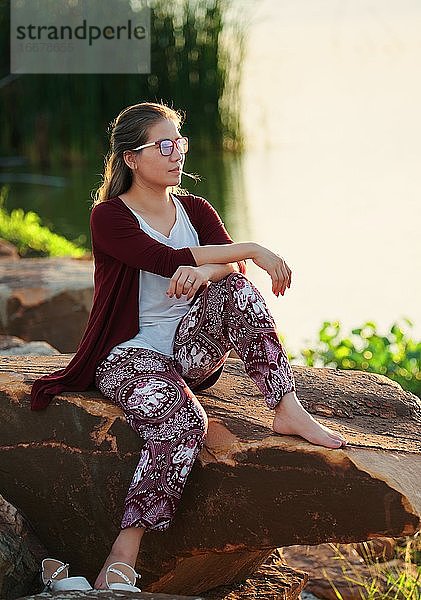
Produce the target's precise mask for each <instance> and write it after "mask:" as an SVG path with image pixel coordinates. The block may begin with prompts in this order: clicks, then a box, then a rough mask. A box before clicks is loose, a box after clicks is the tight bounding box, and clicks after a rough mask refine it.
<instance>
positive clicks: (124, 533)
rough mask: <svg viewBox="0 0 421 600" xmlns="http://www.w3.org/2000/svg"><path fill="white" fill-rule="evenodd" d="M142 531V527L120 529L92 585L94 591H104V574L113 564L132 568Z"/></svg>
mask: <svg viewBox="0 0 421 600" xmlns="http://www.w3.org/2000/svg"><path fill="white" fill-rule="evenodd" d="M144 531H145V530H144V529H143V528H142V527H127V528H126V529H122V530H121V531H120V533H119V535H118V536H117V539H116V540H115V542H114V544H113V547H112V548H111V552H110V553H109V555H108V556H107V558H106V560H105V563H104V564H103V566H102V569H101V571H100V572H99V575H98V577H97V578H96V581H95V583H94V589H96V590H106V589H107V582H106V581H105V573H106V571H107V568H108V567H109V566H110V565H111V564H112V563H113V562H125V563H127V564H128V565H130V566H132V567H134V566H135V564H136V560H137V555H138V553H139V546H140V540H141V539H142V536H143V533H144Z"/></svg>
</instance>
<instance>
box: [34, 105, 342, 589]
mask: <svg viewBox="0 0 421 600" xmlns="http://www.w3.org/2000/svg"><path fill="white" fill-rule="evenodd" d="M180 127H181V116H180V114H179V113H178V112H176V111H174V110H172V109H170V108H169V107H167V106H165V105H163V104H156V103H149V102H144V103H140V104H135V105H133V106H129V107H128V108H126V109H124V110H123V111H122V112H121V113H120V114H119V115H118V117H117V118H116V119H115V121H114V122H113V124H112V131H111V142H110V144H111V148H110V152H109V154H108V156H107V160H106V166H105V173H104V182H103V184H102V185H101V187H100V188H99V189H98V191H97V193H96V199H95V202H94V206H93V209H92V212H91V220H90V224H91V234H92V250H93V255H94V260H95V288H94V298H93V305H92V309H91V314H90V317H89V321H88V324H87V327H86V330H85V333H84V335H83V337H82V340H81V342H80V344H79V347H78V349H77V352H76V354H75V356H74V357H73V359H72V361H71V362H70V363H69V365H68V366H67V367H66V369H64V370H61V371H57V372H56V373H53V374H51V375H47V376H44V377H42V378H41V379H39V380H37V381H36V382H35V383H34V386H33V388H32V405H31V406H32V409H33V410H38V409H40V408H44V407H45V406H47V404H48V403H49V402H50V400H51V398H52V397H53V396H54V395H55V394H57V393H60V392H61V391H64V390H75V391H76V390H83V389H87V388H88V387H89V386H91V385H93V384H94V385H95V386H96V387H97V388H98V389H99V390H100V391H101V392H102V393H103V395H104V396H106V397H107V398H109V400H110V401H111V402H113V403H115V404H116V405H117V406H119V407H120V408H121V409H122V410H123V411H124V414H125V416H126V419H127V421H128V423H129V424H130V426H131V427H132V428H133V429H134V430H135V431H136V432H137V433H138V434H139V435H140V436H141V437H142V438H143V439H144V440H145V442H146V443H145V445H144V447H143V449H142V453H141V458H140V461H139V464H138V466H137V468H136V471H135V473H134V476H133V480H132V482H131V485H130V487H129V490H128V494H127V497H126V500H125V506H124V514H123V518H122V522H121V531H120V533H119V535H118V537H117V539H116V540H115V542H114V544H113V546H112V549H111V552H110V554H109V556H108V557H107V559H106V561H105V563H104V565H103V567H102V569H101V571H100V573H99V575H98V577H97V579H96V582H95V588H97V589H104V588H106V572H107V568H108V567H109V566H110V565H111V564H112V563H115V562H122V563H127V564H129V565H132V566H134V565H135V563H136V559H137V555H138V552H139V546H140V541H141V538H142V536H143V533H144V532H145V531H146V530H161V531H162V530H165V529H167V528H168V527H169V526H170V524H171V521H172V519H173V516H174V513H175V511H176V509H177V506H178V504H179V501H180V498H181V494H182V492H183V488H184V485H185V483H186V479H187V477H188V475H189V473H190V471H191V468H192V466H193V463H194V461H195V459H196V457H197V455H198V453H199V451H200V450H201V448H202V447H203V444H204V440H205V437H206V431H207V417H206V413H205V411H204V409H203V407H202V406H201V404H200V403H199V401H198V400H197V398H196V396H195V395H194V391H195V390H199V389H204V388H206V387H209V386H210V385H212V384H213V383H214V382H215V381H216V379H217V378H218V376H219V374H220V372H221V369H222V366H223V364H224V362H225V360H226V359H227V357H228V355H229V353H230V351H231V349H233V348H234V349H235V351H236V352H237V354H238V356H239V357H240V358H241V359H242V360H243V362H244V365H245V370H246V372H247V373H248V375H249V376H250V377H251V379H252V380H253V381H254V382H255V383H256V385H257V387H258V388H259V390H260V391H261V393H262V394H263V396H264V398H265V401H266V403H267V406H268V408H269V409H271V410H273V411H274V418H273V430H274V431H275V432H277V433H279V434H288V435H298V436H301V437H303V438H305V439H306V440H308V441H310V442H311V443H313V444H317V445H322V446H326V447H328V448H339V447H341V446H342V445H345V444H346V442H345V440H344V439H343V437H342V436H341V435H339V434H338V433H335V432H333V431H331V430H330V429H328V428H326V427H324V426H322V425H321V424H319V423H317V421H315V420H314V419H313V417H312V416H311V415H310V414H309V413H308V412H307V411H306V410H305V409H304V408H303V406H302V405H301V404H300V401H299V400H298V398H297V395H296V390H295V381H294V377H293V373H292V370H291V366H290V364H289V362H288V359H287V356H286V353H285V350H284V348H283V347H282V345H281V343H280V341H279V338H278V334H277V331H276V326H275V323H274V320H273V318H272V316H271V314H270V313H269V311H268V309H267V307H266V304H265V301H264V299H263V298H262V295H261V294H260V292H259V291H258V290H257V289H256V288H255V286H254V285H253V284H252V283H251V282H250V281H249V280H248V279H247V278H246V277H245V276H244V272H245V268H244V262H243V261H245V260H246V259H250V260H252V261H253V262H254V263H255V264H257V265H258V266H259V267H260V268H262V269H264V270H265V271H266V272H267V273H268V274H269V275H270V277H271V279H272V291H273V293H274V294H275V295H276V296H278V295H279V294H281V295H283V294H284V293H285V290H286V288H288V287H290V285H291V270H290V268H289V267H288V265H287V264H286V263H285V261H284V260H283V259H282V258H281V257H280V256H278V255H277V254H275V253H273V252H271V251H270V250H268V249H266V248H264V247H262V246H260V245H259V244H256V243H253V242H241V243H234V242H233V241H232V239H231V238H230V236H229V235H228V233H227V231H226V229H225V227H224V224H223V223H222V221H221V219H220V217H219V216H218V214H217V213H216V211H215V210H214V208H213V207H212V206H211V205H210V204H209V203H208V202H207V201H206V200H205V199H203V198H201V197H198V196H194V195H191V194H189V195H186V194H180V193H173V192H172V191H171V190H173V189H176V188H177V186H178V185H179V184H180V181H181V176H182V173H183V166H184V160H185V155H186V152H187V150H188V140H187V138H186V137H184V136H183V135H182V134H181V133H180Z"/></svg>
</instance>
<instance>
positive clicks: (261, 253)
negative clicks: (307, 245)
mask: <svg viewBox="0 0 421 600" xmlns="http://www.w3.org/2000/svg"><path fill="white" fill-rule="evenodd" d="M190 250H191V253H192V255H193V257H194V260H195V261H196V264H197V265H198V266H197V267H188V266H182V267H178V269H177V270H176V271H175V273H174V275H173V276H172V277H171V281H170V286H169V288H168V292H167V293H168V295H169V296H170V297H171V296H172V295H174V294H175V295H176V296H177V297H178V298H179V297H180V296H181V294H182V293H183V290H184V293H187V290H188V291H190V287H189V281H188V280H190V281H193V285H191V288H193V290H192V291H193V294H194V293H196V291H197V290H198V289H199V287H200V285H202V283H203V281H201V282H200V284H199V279H200V277H197V276H196V274H195V272H196V271H197V270H200V269H201V268H202V266H208V265H209V264H221V263H222V264H227V263H232V262H236V261H241V260H245V259H247V258H249V259H251V260H252V261H253V262H254V263H255V264H256V265H257V266H258V267H260V268H261V269H263V270H265V271H266V272H267V273H268V274H269V275H270V277H271V279H272V291H273V293H274V294H275V295H276V296H279V293H281V294H282V295H284V293H285V289H286V288H287V287H290V286H291V269H290V268H289V267H288V265H287V264H286V262H285V261H284V259H283V258H282V257H280V256H278V255H277V254H275V253H274V252H272V251H271V250H268V249H267V248H264V247H263V246H260V245H259V244H256V243H254V242H239V243H233V244H221V245H217V246H213V245H210V246H194V247H192V248H190ZM186 283H187V285H186Z"/></svg>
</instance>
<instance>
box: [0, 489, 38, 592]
mask: <svg viewBox="0 0 421 600" xmlns="http://www.w3.org/2000/svg"><path fill="white" fill-rule="evenodd" d="M45 555H46V549H45V548H44V547H43V546H42V545H41V544H40V543H39V541H38V539H37V537H36V535H35V534H34V532H33V531H32V529H31V527H30V525H29V524H28V523H27V522H26V520H25V519H24V517H23V516H22V515H21V514H20V513H19V511H17V510H16V508H15V507H14V506H12V505H11V504H10V503H9V502H7V501H6V500H5V499H4V498H3V497H2V496H0V598H1V599H2V600H14V599H15V598H18V597H19V596H22V594H24V593H25V592H26V590H27V589H28V588H30V587H31V586H32V585H33V580H34V574H36V572H37V570H38V568H39V564H40V561H41V560H42V558H43V557H44V556H45Z"/></svg>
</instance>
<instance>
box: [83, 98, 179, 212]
mask: <svg viewBox="0 0 421 600" xmlns="http://www.w3.org/2000/svg"><path fill="white" fill-rule="evenodd" d="M162 119H169V120H171V121H173V122H174V124H175V125H176V127H177V128H180V127H181V125H182V123H183V121H184V115H183V114H182V113H181V112H180V111H177V110H174V109H172V108H170V107H169V106H166V105H165V104H162V103H159V104H158V103H155V102H140V103H139V104H133V105H132V106H128V107H127V108H125V109H123V110H122V111H121V112H120V114H119V115H118V116H117V117H116V118H115V119H114V120H113V121H111V123H110V125H109V128H108V133H110V149H109V151H108V153H107V155H106V156H105V159H104V174H103V176H102V179H103V182H102V184H101V185H100V186H99V187H98V189H97V190H96V191H95V193H94V195H93V204H92V207H94V206H95V205H96V204H99V203H100V202H104V201H106V200H108V198H113V197H115V196H118V195H119V194H124V192H126V191H127V190H128V189H129V188H130V186H131V184H132V170H131V169H130V168H129V167H128V166H127V165H126V163H125V162H124V158H123V152H124V151H126V150H131V149H132V148H137V146H141V145H142V144H145V143H146V142H147V139H148V134H149V129H150V127H152V126H153V125H155V124H156V123H158V122H159V121H161V120H162Z"/></svg>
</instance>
